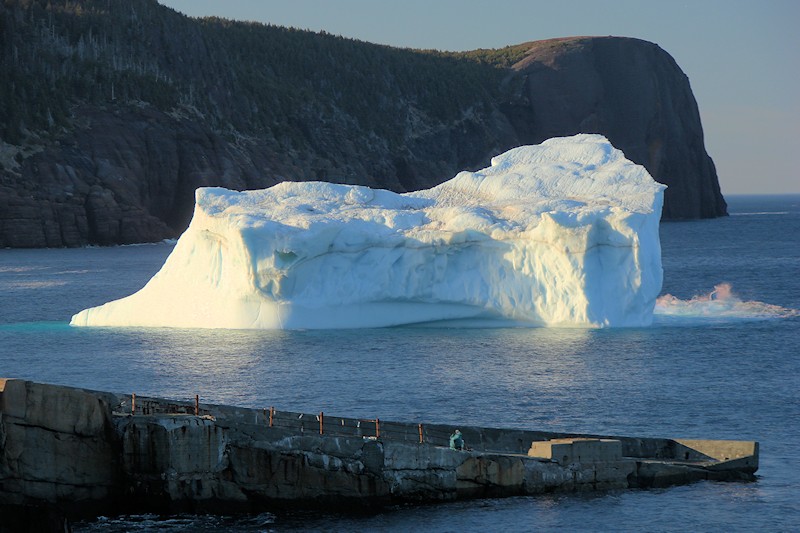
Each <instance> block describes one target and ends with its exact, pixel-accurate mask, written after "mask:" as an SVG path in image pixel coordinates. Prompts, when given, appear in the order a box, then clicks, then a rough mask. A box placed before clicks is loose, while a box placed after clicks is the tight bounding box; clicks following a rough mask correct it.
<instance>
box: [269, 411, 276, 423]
mask: <svg viewBox="0 0 800 533" xmlns="http://www.w3.org/2000/svg"><path fill="white" fill-rule="evenodd" d="M274 416H275V408H274V407H270V408H269V427H272V418H273V417H274Z"/></svg>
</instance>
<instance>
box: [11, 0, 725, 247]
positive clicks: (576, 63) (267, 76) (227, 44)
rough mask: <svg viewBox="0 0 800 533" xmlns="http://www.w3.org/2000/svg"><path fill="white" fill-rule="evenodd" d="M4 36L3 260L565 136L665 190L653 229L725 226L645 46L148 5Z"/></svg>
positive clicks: (697, 148) (677, 74) (674, 84)
mask: <svg viewBox="0 0 800 533" xmlns="http://www.w3.org/2000/svg"><path fill="white" fill-rule="evenodd" d="M0 29H2V30H3V31H2V32H0V247H45V246H47V247H58V246H81V245H86V244H102V245H108V244H125V243H135V242H145V241H157V240H161V239H164V238H169V237H175V236H177V235H179V234H180V233H181V232H182V231H183V230H184V229H185V227H186V224H187V223H188V221H189V219H190V217H191V209H192V206H193V201H194V190H195V189H196V188H197V187H200V186H210V185H219V186H224V187H230V188H234V189H252V188H263V187H269V186H271V185H273V184H275V183H278V182H280V181H284V180H291V181H307V180H324V181H332V182H339V183H350V184H362V185H368V186H371V187H379V188H385V189H390V190H393V191H397V192H405V191H410V190H417V189H421V188H428V187H431V186H433V185H436V184H438V183H440V182H442V181H445V180H447V179H449V178H451V177H452V176H454V175H455V174H456V173H457V172H458V171H460V170H474V169H477V168H481V167H484V166H486V165H487V164H488V162H489V159H490V158H491V157H492V156H494V155H496V154H498V153H501V152H502V151H505V150H507V149H509V148H511V147H514V146H519V145H521V144H530V143H538V142H541V141H542V140H544V139H546V138H549V137H554V136H565V135H573V134H575V133H579V132H584V133H602V134H604V135H606V136H607V137H608V138H609V139H610V140H611V141H612V143H613V144H614V145H615V146H617V147H618V148H620V149H622V150H623V152H625V154H626V156H627V157H628V158H629V159H631V160H633V161H635V162H637V163H640V164H643V165H644V166H646V167H647V168H648V170H649V171H650V173H651V174H652V175H653V176H654V177H655V178H656V180H658V181H661V182H662V183H665V184H667V185H669V187H670V188H669V189H668V190H667V192H666V197H665V207H664V217H665V218H667V219H679V218H704V217H715V216H722V215H725V214H726V212H725V202H724V200H723V198H722V196H721V194H720V191H719V185H718V183H717V176H716V172H715V170H714V165H713V162H712V161H711V159H710V158H709V156H708V155H707V154H706V151H705V148H704V145H703V134H702V127H701V125H700V118H699V114H698V111H697V105H696V103H695V101H694V98H693V96H692V93H691V88H690V87H689V83H688V80H687V78H686V76H685V75H684V74H683V73H682V72H681V70H680V69H679V68H678V66H677V65H676V64H675V62H674V60H672V58H671V57H670V56H669V55H668V54H667V53H666V52H664V51H663V50H661V49H660V48H658V47H657V46H656V45H654V44H652V43H648V42H645V41H640V40H636V39H627V38H568V39H557V40H551V41H542V42H532V43H526V44H524V45H517V46H514V47H509V48H508V49H503V50H500V51H476V52H474V53H464V54H450V55H448V54H436V53H430V52H415V51H411V50H398V49H393V48H389V47H381V46H376V45H372V44H369V43H361V42H357V41H351V40H347V39H342V38H337V37H334V36H330V35H327V34H314V33H311V32H300V31H297V30H287V29H285V28H277V27H273V26H262V25H258V24H244V23H233V22H230V21H220V20H215V19H204V20H196V19H189V18H187V17H183V16H181V15H179V14H178V13H175V12H174V11H171V10H169V9H167V8H164V7H163V6H160V5H159V4H157V3H156V2H155V0H131V2H116V1H114V2H107V1H105V0H103V1H97V0H87V1H86V2H84V3H81V4H76V3H71V2H65V3H64V4H63V5H61V4H59V3H58V2H56V3H53V2H45V1H44V0H31V1H30V2H16V1H8V2H5V3H4V4H0ZM509 58H512V60H509ZM511 65H513V66H511Z"/></svg>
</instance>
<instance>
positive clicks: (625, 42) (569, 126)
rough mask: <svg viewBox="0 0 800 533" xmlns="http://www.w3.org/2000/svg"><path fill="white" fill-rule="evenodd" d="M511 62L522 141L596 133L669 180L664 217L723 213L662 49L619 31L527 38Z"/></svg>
mask: <svg viewBox="0 0 800 533" xmlns="http://www.w3.org/2000/svg"><path fill="white" fill-rule="evenodd" d="M513 68H514V70H515V71H516V72H517V73H518V75H519V76H520V77H521V79H519V80H515V82H516V83H519V84H520V85H519V89H518V93H517V99H516V102H515V105H514V110H513V111H512V113H513V115H514V116H515V119H514V124H515V126H516V128H517V131H518V133H519V134H520V137H521V138H522V139H524V141H525V142H530V143H539V142H541V141H543V140H545V139H548V138H550V137H554V136H562V135H572V134H574V133H602V134H604V135H605V136H606V137H607V138H608V139H609V140H610V141H611V143H612V144H613V145H614V146H616V147H617V148H619V149H620V150H622V151H623V152H625V155H626V156H627V157H628V158H630V159H631V160H633V161H636V162H637V163H639V164H641V165H644V166H645V168H647V170H648V171H649V172H650V174H651V175H652V176H653V177H654V178H655V179H656V181H658V182H660V183H663V184H665V185H668V186H669V188H668V189H667V191H666V194H665V202H664V204H665V205H664V212H663V216H664V218H665V219H692V218H712V217H718V216H723V215H725V214H726V204H725V200H724V199H723V197H722V194H721V193H720V189H719V183H718V181H717V173H716V170H715V168H714V162H713V161H712V160H711V158H710V157H709V156H708V154H707V153H706V151H705V147H704V144H703V129H702V126H701V122H700V114H699V112H698V109H697V103H696V101H695V99H694V96H693V94H692V90H691V87H690V86H689V80H688V78H687V77H686V75H685V74H684V73H683V72H682V71H681V69H680V68H679V67H678V65H677V64H676V63H675V61H674V59H673V58H672V57H671V56H670V55H669V54H667V53H666V52H665V51H664V50H662V49H661V48H659V47H658V46H656V45H655V44H652V43H649V42H646V41H641V40H638V39H629V38H620V37H588V38H579V37H578V38H568V39H553V40H548V41H540V42H535V43H531V47H530V49H529V51H528V52H527V54H526V56H525V58H524V59H522V60H521V61H519V62H518V63H516V64H515V65H514V67H513Z"/></svg>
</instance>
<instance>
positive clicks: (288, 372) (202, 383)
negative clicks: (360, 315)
mask: <svg viewBox="0 0 800 533" xmlns="http://www.w3.org/2000/svg"><path fill="white" fill-rule="evenodd" d="M728 200H729V203H730V211H731V216H730V217H726V218H722V219H715V220H707V221H692V222H673V223H665V224H662V229H661V239H662V254H663V264H664V271H665V273H664V288H663V293H664V294H665V295H666V294H670V295H672V296H674V297H675V298H676V299H675V300H671V299H668V298H665V299H662V306H661V308H660V310H659V312H658V314H657V315H656V321H655V324H654V326H652V327H650V328H639V329H614V330H580V329H513V328H509V329H414V328H392V329H375V330H347V331H295V332H275V331H207V330H170V329H113V328H112V329H106V328H99V329H92V328H71V327H69V326H68V322H69V318H70V317H71V315H72V314H73V313H75V312H77V311H79V310H81V309H84V308H86V307H90V306H94V305H99V304H101V303H104V302H106V301H108V300H111V299H114V298H119V297H122V296H126V295H128V294H130V293H132V292H134V291H136V290H138V289H139V288H141V287H142V286H143V285H144V284H145V283H146V282H147V280H148V279H149V278H150V277H151V276H152V275H153V274H154V273H155V272H156V271H157V270H158V268H159V267H160V266H161V264H162V263H163V261H164V259H165V258H166V256H167V255H168V254H169V252H170V250H171V245H169V244H158V245H141V246H126V247H117V248H85V249H75V250H0V374H2V375H3V376H8V377H19V378H26V379H32V380H37V381H43V382H51V383H59V384H64V385H72V386H79V387H87V388H92V389H100V390H113V391H118V392H135V393H137V394H140V395H155V396H165V397H170V398H176V399H191V398H193V397H194V395H195V394H199V395H200V397H201V399H202V400H205V401H208V402H214V403H230V404H237V405H245V406H252V407H265V406H271V405H274V406H275V407H276V408H278V409H287V410H295V411H305V412H318V411H324V412H325V413H326V414H328V413H330V414H331V415H336V414H341V415H346V416H354V417H365V418H369V417H372V418H374V417H380V418H381V419H386V420H404V421H413V422H439V423H454V424H470V425H485V426H495V427H521V428H529V429H544V430H554V431H576V432H591V433H605V434H625V435H640V436H653V437H687V438H692V437H694V438H719V439H753V440H758V441H760V442H761V468H760V470H759V472H758V476H759V479H758V481H757V482H755V483H705V482H704V483H698V484H694V485H690V486H685V487H675V488H670V489H663V490H662V489H659V490H649V491H615V492H611V493H602V494H592V495H556V496H545V497H525V498H509V499H497V500H480V501H470V502H457V503H451V504H444V505H436V506H411V507H400V508H393V509H387V510H386V511H384V512H381V513H378V514H375V515H371V516H351V515H348V514H346V513H342V514H315V513H303V514H289V515H273V514H270V513H265V514H262V515H258V516H248V517H191V516H173V517H154V516H136V517H122V518H114V517H108V518H105V519H101V520H98V521H94V522H89V523H83V524H80V525H78V527H77V528H76V529H77V530H79V531H81V530H95V531H131V530H153V529H158V530H160V531H203V530H206V531H219V530H228V531H294V530H297V531H300V530H303V531H308V530H311V531H314V530H319V531H371V530H378V531H417V530H425V531H499V530H514V531H536V530H552V529H557V528H566V529H568V530H571V531H609V530H613V531H685V530H695V531H716V530H726V531H729V530H753V529H764V530H767V531H791V530H793V529H796V528H797V527H798V524H800V503H799V501H798V498H797V495H798V493H799V491H798V488H799V487H800V483H798V476H799V475H800V459H798V457H797V453H798V450H797V442H800V394H798V392H797V391H798V390H800V348H799V346H800V317H798V316H797V312H796V311H795V310H797V309H800V196H784V197H731V198H729V199H728ZM722 283H728V284H729V285H730V291H732V295H729V294H728V293H727V292H726V290H718V291H717V292H716V293H715V294H714V296H711V293H712V291H715V286H719V285H720V284H722ZM693 297H697V298H694V299H693Z"/></svg>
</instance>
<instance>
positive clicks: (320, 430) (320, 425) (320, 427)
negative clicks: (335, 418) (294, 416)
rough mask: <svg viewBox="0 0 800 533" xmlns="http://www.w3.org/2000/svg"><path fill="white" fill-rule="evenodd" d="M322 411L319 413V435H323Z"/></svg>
mask: <svg viewBox="0 0 800 533" xmlns="http://www.w3.org/2000/svg"><path fill="white" fill-rule="evenodd" d="M322 417H323V414H322V411H320V412H319V434H320V435H322Z"/></svg>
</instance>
